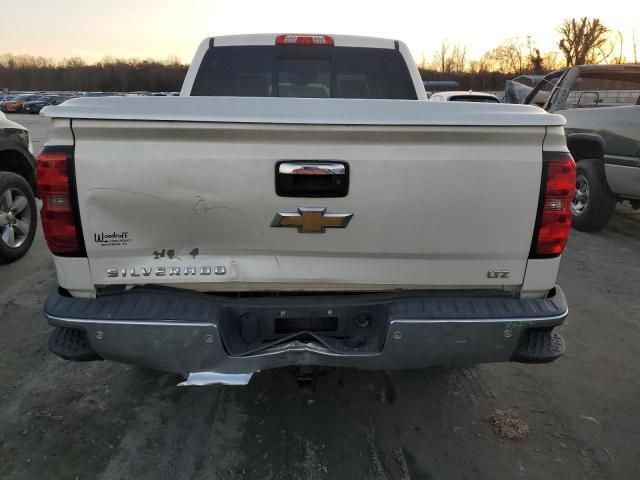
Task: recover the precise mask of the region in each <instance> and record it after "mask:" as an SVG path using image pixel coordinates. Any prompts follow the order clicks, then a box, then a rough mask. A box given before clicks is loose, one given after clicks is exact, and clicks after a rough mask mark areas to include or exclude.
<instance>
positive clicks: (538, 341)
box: [513, 329, 565, 363]
mask: <svg viewBox="0 0 640 480" xmlns="http://www.w3.org/2000/svg"><path fill="white" fill-rule="evenodd" d="M564 351H565V344H564V338H562V335H560V334H559V333H557V332H554V331H551V330H548V329H544V330H535V329H532V330H529V331H528V332H527V333H526V334H525V336H524V338H523V339H522V342H521V343H520V347H519V348H518V350H516V353H515V354H514V358H513V359H514V361H516V362H522V363H549V362H553V361H554V360H555V359H556V358H558V357H560V356H562V355H563V354H564Z"/></svg>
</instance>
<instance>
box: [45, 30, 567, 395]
mask: <svg viewBox="0 0 640 480" xmlns="http://www.w3.org/2000/svg"><path fill="white" fill-rule="evenodd" d="M285 97H287V98H285ZM43 114H44V115H46V116H50V117H52V119H53V123H52V128H51V132H50V138H49V140H48V142H47V144H46V146H45V148H44V150H43V152H42V153H41V155H40V157H39V160H38V182H39V191H40V192H46V193H44V194H43V197H44V198H43V199H42V201H43V209H42V212H41V214H42V224H43V229H44V232H45V237H46V239H47V243H48V245H49V248H50V250H51V251H52V253H53V254H54V259H55V264H56V268H57V271H58V284H59V287H60V288H59V289H54V290H52V292H51V294H50V297H49V299H48V300H47V303H46V305H45V308H44V311H45V315H46V316H47V318H48V320H49V322H50V323H51V324H52V325H54V326H55V327H56V328H55V329H54V330H53V332H52V336H51V340H50V348H51V350H52V351H53V352H54V353H56V354H57V355H59V356H61V357H62V358H66V359H71V360H88V359H96V358H103V359H110V360H117V361H122V362H128V363H134V364H140V365H146V366H150V367H154V368H158V369H161V370H167V371H172V372H177V373H181V374H184V375H185V376H189V380H188V383H189V384H204V383H231V384H241V383H246V382H248V381H249V378H250V377H251V375H252V374H253V373H254V372H256V371H260V370H264V369H267V368H276V367H283V366H309V365H314V366H343V367H357V368H365V369H398V368H423V367H426V366H430V365H453V364H473V363H481V362H498V361H512V360H513V361H523V362H531V363H540V362H548V361H552V360H554V359H555V358H557V357H559V356H560V355H561V354H562V353H563V351H564V343H563V340H562V337H561V336H560V335H559V334H557V333H556V332H555V331H554V330H553V329H554V327H555V326H557V325H559V324H561V323H562V322H563V320H564V318H565V316H566V315H567V304H566V300H565V298H564V294H563V293H562V290H561V289H560V287H558V286H556V284H555V281H556V275H557V271H558V266H559V262H560V254H561V252H562V250H563V248H564V246H565V244H566V241H567V236H568V233H569V230H570V212H569V208H570V207H569V204H570V195H571V194H572V193H573V186H574V183H575V165H574V162H573V159H572V158H571V156H570V155H569V154H568V152H567V149H566V144H565V139H564V132H563V130H562V125H563V123H564V120H563V118H562V117H560V116H558V115H550V114H547V113H546V112H544V111H542V110H540V109H539V108H537V107H528V106H522V105H503V104H500V105H486V104H482V103H470V102H427V101H426V94H425V90H424V88H423V86H422V81H421V79H420V76H419V73H418V70H417V68H416V65H415V62H414V61H413V59H412V58H411V56H410V53H409V50H408V48H407V46H406V45H405V44H403V43H402V42H398V41H394V40H389V39H378V38H367V37H352V36H342V35H336V36H328V35H275V34H273V35H250V36H249V35H247V36H245V35H242V36H228V37H216V38H210V39H206V40H205V41H204V42H203V43H202V44H201V45H200V47H199V49H198V50H197V52H196V54H195V57H194V60H193V62H192V63H191V67H190V69H189V71H188V72H187V75H186V77H185V80H184V84H183V87H182V91H181V96H180V97H167V98H162V99H160V98H155V97H152V96H144V97H111V98H94V99H87V98H81V99H73V100H70V101H68V102H65V103H64V104H63V105H60V106H58V107H55V108H45V109H44V110H43ZM176 159H179V161H176ZM159 287H160V288H159Z"/></svg>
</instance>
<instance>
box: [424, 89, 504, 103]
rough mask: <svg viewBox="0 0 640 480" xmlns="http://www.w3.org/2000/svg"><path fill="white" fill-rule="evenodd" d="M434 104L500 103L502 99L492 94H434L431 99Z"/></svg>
mask: <svg viewBox="0 0 640 480" xmlns="http://www.w3.org/2000/svg"><path fill="white" fill-rule="evenodd" d="M429 100H430V101H432V102H479V103H500V99H499V98H498V97H496V96H495V95H493V94H491V93H484V92H472V91H471V90H469V91H466V92H464V91H455V92H440V93H434V94H433V95H431V96H430V97H429Z"/></svg>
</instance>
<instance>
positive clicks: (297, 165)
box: [276, 161, 349, 197]
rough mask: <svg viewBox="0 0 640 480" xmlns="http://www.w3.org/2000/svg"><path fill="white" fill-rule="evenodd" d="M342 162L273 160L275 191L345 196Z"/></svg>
mask: <svg viewBox="0 0 640 480" xmlns="http://www.w3.org/2000/svg"><path fill="white" fill-rule="evenodd" d="M348 192H349V165H348V164H347V163H345V162H321V161H318V162H310V161H286V162H278V163H277V164H276V193H277V194H278V195H280V196H281V197H346V196H347V193H348Z"/></svg>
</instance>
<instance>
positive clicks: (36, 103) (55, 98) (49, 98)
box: [22, 95, 73, 113]
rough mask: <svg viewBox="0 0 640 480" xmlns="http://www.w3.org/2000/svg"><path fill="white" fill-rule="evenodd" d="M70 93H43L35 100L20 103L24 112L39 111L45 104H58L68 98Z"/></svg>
mask: <svg viewBox="0 0 640 480" xmlns="http://www.w3.org/2000/svg"><path fill="white" fill-rule="evenodd" d="M70 98H73V97H71V95H43V96H42V97H40V98H37V99H36V100H32V101H30V102H25V103H24V104H23V105H22V110H23V111H24V112H25V113H40V110H42V109H43V108H44V107H46V106H47V105H60V104H61V103H62V102H65V101H67V100H69V99H70Z"/></svg>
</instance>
